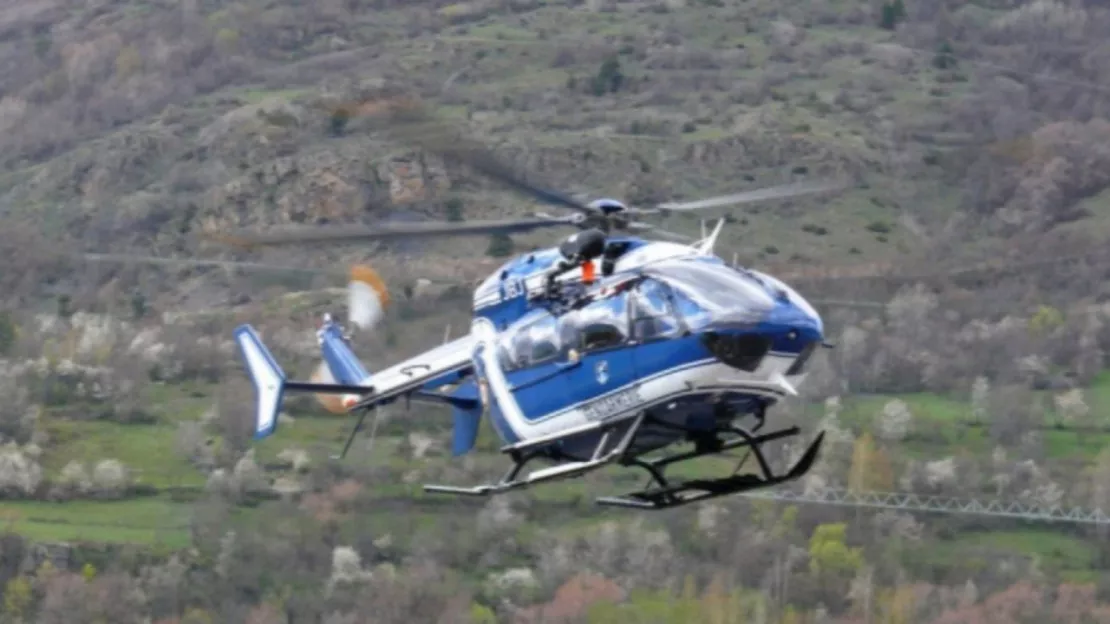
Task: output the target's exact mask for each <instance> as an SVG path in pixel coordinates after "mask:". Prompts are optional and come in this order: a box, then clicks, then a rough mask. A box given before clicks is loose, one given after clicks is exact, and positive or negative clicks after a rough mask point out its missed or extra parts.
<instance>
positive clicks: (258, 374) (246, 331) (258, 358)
mask: <svg viewBox="0 0 1110 624" xmlns="http://www.w3.org/2000/svg"><path fill="white" fill-rule="evenodd" d="M235 343H236V344H237V345H238V347H239V353H240V354H242V356H243V363H244V364H246V367H247V374H248V375H249V376H250V379H251V383H253V384H254V392H255V403H254V410H255V411H254V438H255V439H256V440H259V439H262V438H265V437H267V436H269V435H270V434H272V433H273V432H274V429H276V428H277V418H278V410H279V409H281V401H282V395H283V394H284V393H285V373H284V372H283V371H282V370H281V367H279V366H278V365H277V362H276V361H275V360H274V357H273V356H272V355H271V354H270V351H269V350H268V349H267V348H266V345H264V344H262V339H261V338H259V337H258V332H256V331H255V330H254V328H253V327H251V326H250V325H241V326H239V327H238V328H236V329H235Z"/></svg>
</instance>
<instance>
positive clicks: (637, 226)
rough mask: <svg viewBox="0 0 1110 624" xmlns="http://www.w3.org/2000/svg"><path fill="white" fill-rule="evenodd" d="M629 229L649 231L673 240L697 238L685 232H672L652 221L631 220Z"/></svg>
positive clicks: (685, 241) (683, 240) (687, 241)
mask: <svg viewBox="0 0 1110 624" xmlns="http://www.w3.org/2000/svg"><path fill="white" fill-rule="evenodd" d="M628 229H629V230H631V231H633V232H637V231H639V232H647V233H650V234H654V235H656V236H659V237H660V238H669V239H671V240H676V241H682V242H684V243H690V242H693V241H694V240H695V239H694V237H692V236H687V235H685V234H679V233H677V232H671V231H669V230H664V229H661V228H657V227H655V226H654V225H651V224H650V223H642V222H640V221H632V222H630V223H629V224H628Z"/></svg>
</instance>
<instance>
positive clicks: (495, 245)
mask: <svg viewBox="0 0 1110 624" xmlns="http://www.w3.org/2000/svg"><path fill="white" fill-rule="evenodd" d="M512 253H513V239H511V238H509V235H508V234H504V233H501V232H498V233H497V234H494V235H493V236H491V237H490V239H489V247H487V248H486V255H487V256H490V257H491V258H504V257H505V256H509V255H512Z"/></svg>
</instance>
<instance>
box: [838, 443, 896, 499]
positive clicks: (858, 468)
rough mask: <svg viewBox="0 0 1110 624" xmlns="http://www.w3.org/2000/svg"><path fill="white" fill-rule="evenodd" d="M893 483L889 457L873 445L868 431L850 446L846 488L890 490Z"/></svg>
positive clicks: (857, 490)
mask: <svg viewBox="0 0 1110 624" xmlns="http://www.w3.org/2000/svg"><path fill="white" fill-rule="evenodd" d="M893 483H894V474H893V469H892V468H891V465H890V459H889V458H888V457H887V456H886V453H884V452H883V451H882V449H880V448H878V447H877V446H876V445H875V439H874V438H872V437H871V434H870V433H864V434H863V435H861V436H860V437H859V438H857V439H856V443H855V445H853V447H852V467H851V469H850V470H849V473H848V489H850V490H852V491H853V492H863V491H869V490H880V491H890V490H891V489H892V486H893Z"/></svg>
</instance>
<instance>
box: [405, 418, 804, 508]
mask: <svg viewBox="0 0 1110 624" xmlns="http://www.w3.org/2000/svg"><path fill="white" fill-rule="evenodd" d="M646 418H647V416H646V415H645V414H643V413H641V414H639V415H637V416H636V417H635V418H634V419H633V420H632V422H631V424H628V423H629V421H628V419H624V420H622V421H619V422H615V423H608V424H606V425H598V426H597V427H591V428H590V429H587V430H584V431H576V432H574V433H573V434H570V435H565V436H562V438H563V439H566V438H569V437H573V436H574V435H580V434H583V433H587V432H599V433H601V438H600V440H599V441H598V444H597V446H596V448H595V449H594V452H593V456H592V457H591V458H590V459H589V460H588V461H573V462H567V463H564V464H560V465H557V466H552V467H551V468H544V469H541V470H536V471H533V472H531V473H529V474H528V476H527V477H525V478H523V479H518V478H517V476H518V475H519V474H520V471H521V470H523V468H524V466H525V465H526V464H527V463H528V462H530V461H531V460H532V459H535V458H536V457H539V456H540V455H541V454H542V452H541V451H539V450H531V451H530V452H526V451H528V449H529V448H532V449H535V448H536V446H537V443H536V442H533V443H531V444H529V445H527V446H525V445H519V446H517V447H509V448H507V449H505V451H506V452H507V453H508V454H509V455H510V456H511V457H512V459H513V466H512V467H511V468H510V469H509V471H508V472H507V473H506V474H505V476H504V477H502V478H501V480H500V481H498V482H497V483H493V484H486V485H478V486H474V487H457V486H450V485H425V486H424V491H425V492H429V493H438V494H455V495H462V496H489V495H491V494H500V493H502V492H507V491H510V490H516V489H521V488H526V487H529V486H532V485H536V484H539V483H546V482H549V481H555V480H558V479H568V478H573V477H579V476H582V475H584V474H586V473H588V472H592V471H594V470H597V469H598V468H601V467H603V466H606V465H609V464H612V463H617V464H619V465H624V466H638V467H640V468H643V469H645V470H646V471H647V472H648V473H649V474H650V475H651V478H652V480H653V481H654V483H655V484H656V485H657V486H658V487H655V488H649V489H645V490H642V491H639V492H632V493H629V494H626V495H624V496H618V497H604V498H599V499H597V501H596V502H597V504H598V505H602V506H609V507H629V508H635V509H668V508H672V507H679V506H682V505H688V504H690V503H694V502H698V501H702V500H707V499H710V498H716V497H718V496H726V495H729V494H737V493H740V492H746V491H750V490H754V489H758V488H764V487H769V486H773V485H778V484H780V483H785V482H787V481H793V480H795V479H798V478H800V477H802V476H803V475H805V474H806V473H807V472H809V470H810V468H812V467H813V463H814V461H816V459H817V456H818V453H819V452H820V449H821V445H822V443H823V442H824V439H825V434H824V432H822V433H820V434H818V436H817V438H816V439H815V440H814V441H813V442H812V443H811V444H810V445H809V448H807V449H806V452H805V453H804V454H803V455H802V457H801V459H799V460H798V462H797V463H795V464H794V466H793V467H792V468H791V469H790V470H789V471H788V472H787V473H786V474H783V475H776V474H775V473H774V472H773V471H772V470H771V467H770V465H769V464H768V463H767V459H766V457H765V456H764V454H763V450H762V448H761V447H762V445H763V444H766V443H767V442H771V441H773V440H778V439H782V438H788V437H792V436H796V435H798V434H799V433H800V430H799V429H798V427H790V428H788V429H782V430H779V431H773V432H770V433H765V434H762V435H758V436H756V435H753V434H752V433H750V432H749V431H748V430H747V429H744V428H741V427H736V426H733V427H730V428H729V429H727V430H725V431H727V432H730V433H732V434H734V436H735V437H734V438H733V439H730V440H720V439H719V438H712V439H710V440H705V441H702V442H701V443H698V444H697V447H696V448H695V449H694V450H692V451H688V452H685V453H676V454H674V455H670V456H666V457H662V458H658V459H654V460H650V461H645V460H642V459H639V458H637V457H632V456H629V455H628V448H629V447H630V445H631V444H632V442H633V441H634V440H635V437H636V434H637V433H638V432H639V429H640V427H641V425H643V424H644V422H645V419H646ZM760 424H762V423H760ZM625 425H627V426H628V428H627V430H626V431H624V433H623V435H620V439H619V441H618V442H617V444H616V445H615V446H612V448H610V446H611V444H610V443H611V441H612V439H613V437H614V434H615V433H616V432H618V431H619V430H620V429H622V428H623V427H624V426H625ZM758 428H759V427H758V426H757V427H756V429H758ZM557 439H559V438H554V439H552V440H549V441H555V440H557ZM545 442H547V441H545ZM743 447H749V448H750V449H751V453H752V454H753V455H755V458H756V461H757V462H758V464H759V468H760V472H761V475H753V474H743V475H735V474H734V475H732V476H728V477H723V478H718V479H691V480H687V481H682V482H679V483H675V484H671V483H669V482H668V481H667V479H666V477H664V476H663V471H664V469H665V467H666V466H667V465H669V464H674V463H678V462H682V461H688V460H691V459H695V458H697V457H702V456H705V455H713V454H717V453H721V452H723V451H727V450H730V449H735V448H743ZM737 469H739V467H738V468H737Z"/></svg>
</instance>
